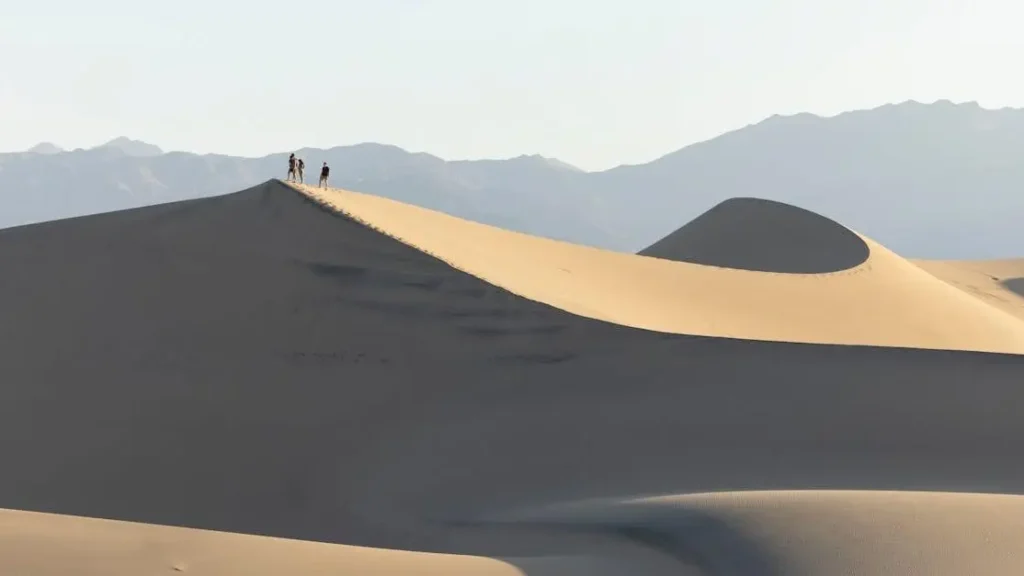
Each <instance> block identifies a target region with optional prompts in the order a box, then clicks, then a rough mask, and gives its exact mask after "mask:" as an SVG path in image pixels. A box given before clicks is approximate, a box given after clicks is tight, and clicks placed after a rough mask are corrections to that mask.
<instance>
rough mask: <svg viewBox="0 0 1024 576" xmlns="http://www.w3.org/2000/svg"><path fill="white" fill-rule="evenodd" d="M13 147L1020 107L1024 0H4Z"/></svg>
mask: <svg viewBox="0 0 1024 576" xmlns="http://www.w3.org/2000/svg"><path fill="white" fill-rule="evenodd" d="M0 14H2V15H3V16H2V18H0V78H2V79H3V80H2V81H0V150H4V151H12V150H21V149H25V148H28V147H30V146H32V145H33V144H35V143H37V142H40V141H53V142H55V143H57V144H58V145H61V146H63V147H65V148H75V147H89V146H93V145H96V144H98V143H100V142H103V141H106V140H109V139H112V138H114V137H115V136H121V135H124V136H129V137H132V138H137V139H142V140H146V141H148V142H152V143H155V144H158V145H160V146H161V147H163V148H164V149H165V150H189V151H196V152H222V153H228V154H238V155H250V156H256V155H262V154H266V153H270V152H276V151H284V150H288V149H291V148H297V147H300V146H316V147H329V146H335V145H341V144H354V143H358V142H365V141H374V142H383V143H388V144H395V145H398V146H401V147H403V148H406V149H409V150H413V151H426V152H431V153H433V154H436V155H439V156H441V157H443V158H448V159H456V158H483V157H487V158H496V157H509V156H517V155H519V154H524V153H525V154H532V153H539V154H543V155H545V156H554V157H558V158H561V159H563V160H565V161H567V162H570V163H573V164H576V165H577V166H580V167H582V168H586V169H600V168H606V167H610V166H613V165H616V164H621V163H640V162H646V161H649V160H651V159H654V158H656V157H658V156H660V155H662V154H665V153H667V152H669V151H672V150H675V149H678V148H680V147H682V146H684V145H686V144H690V143H693V142H695V141H699V140H704V139H707V138H709V137H712V136H715V135H717V134H720V133H722V132H725V131H728V130H732V129H735V128H739V127H742V126H744V125H746V124H749V123H753V122H757V121H760V120H762V119H764V118H765V117H767V116H770V115H772V114H792V113H796V112H804V111H807V112H814V113H818V114H824V115H831V114H835V113H837V112H840V111H843V110H849V109H857V108H866V107H874V106H877V105H880V104H883V103H886V102H896V101H903V100H907V99H914V100H919V101H925V102H931V101H934V100H936V99H940V98H944V99H950V100H953V101H954V102H962V101H968V100H975V101H978V102H980V103H981V104H982V105H983V106H985V107H990V108H991V107H1001V106H1024V73H1022V61H1024V35H1022V34H1021V33H1020V26H1021V22H1022V21H1024V2H1020V0H955V1H954V0H857V1H852V0H848V1H845V2H842V1H829V2H826V1H822V0H775V1H768V0H716V1H714V2H711V1H707V0H702V1H695V0H630V1H626V0H615V1H612V0H508V1H506V0H360V1H358V2H357V1H349V0H306V1H300V0H289V1H287V2H285V1H282V2H278V3H273V4H271V3H268V2H266V1H264V0H244V1H243V0H165V1H162V2H140V1H139V0H89V1H83V0H31V1H16V0H0Z"/></svg>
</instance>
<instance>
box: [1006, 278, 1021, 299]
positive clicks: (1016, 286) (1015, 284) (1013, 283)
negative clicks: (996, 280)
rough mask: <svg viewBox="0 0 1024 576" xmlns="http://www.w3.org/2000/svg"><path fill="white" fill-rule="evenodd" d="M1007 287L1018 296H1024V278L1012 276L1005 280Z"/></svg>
mask: <svg viewBox="0 0 1024 576" xmlns="http://www.w3.org/2000/svg"><path fill="white" fill-rule="evenodd" d="M1003 284H1004V285H1005V286H1006V289H1007V290H1009V291H1010V292H1013V293H1014V294H1017V295H1018V296H1021V297H1024V278H1011V279H1009V280H1006V281H1004V282H1003Z"/></svg>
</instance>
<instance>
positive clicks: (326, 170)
mask: <svg viewBox="0 0 1024 576" xmlns="http://www.w3.org/2000/svg"><path fill="white" fill-rule="evenodd" d="M330 175H331V169H330V167H328V166H327V162H324V167H323V168H321V169H320V187H321V188H326V187H327V177H328V176H330Z"/></svg>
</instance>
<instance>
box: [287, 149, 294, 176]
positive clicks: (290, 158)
mask: <svg viewBox="0 0 1024 576" xmlns="http://www.w3.org/2000/svg"><path fill="white" fill-rule="evenodd" d="M287 180H288V181H289V182H294V181H295V152H292V153H291V155H290V156H288V178H287Z"/></svg>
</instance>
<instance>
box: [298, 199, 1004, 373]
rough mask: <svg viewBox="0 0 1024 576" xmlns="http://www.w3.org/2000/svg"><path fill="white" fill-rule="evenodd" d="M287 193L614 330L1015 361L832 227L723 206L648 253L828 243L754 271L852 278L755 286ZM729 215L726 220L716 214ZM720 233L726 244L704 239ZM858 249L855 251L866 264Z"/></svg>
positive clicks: (968, 304)
mask: <svg viewBox="0 0 1024 576" xmlns="http://www.w3.org/2000/svg"><path fill="white" fill-rule="evenodd" d="M298 188H299V189H301V190H302V191H304V192H305V193H307V194H309V195H311V196H313V197H314V198H316V199H317V200H318V201H320V202H322V203H324V204H325V205H327V206H330V207H332V209H336V210H341V211H343V212H344V213H345V214H347V215H349V216H350V217H352V218H355V219H357V220H358V221H360V222H365V223H369V224H370V225H372V226H374V227H376V228H377V229H380V230H382V231H385V232H386V233H387V234H388V235H390V236H392V237H394V238H397V239H399V240H401V241H403V242H405V243H407V244H410V245H413V246H416V247H418V248H419V249H421V250H423V251H425V252H427V253H429V254H432V255H436V256H438V257H440V258H443V259H444V261H445V262H447V263H448V264H450V265H451V266H453V267H455V268H457V269H459V270H463V271H466V272H468V273H469V274H472V275H473V276H476V277H479V278H482V279H485V280H486V281H488V282H489V283H492V284H494V285H497V286H501V287H503V288H505V289H507V290H509V291H511V292H513V293H515V294H517V295H520V296H523V297H525V298H529V299H530V300H534V301H537V302H542V303H545V304H548V305H551V306H554V307H556V308H559V309H562V310H565V311H568V312H572V313H574V314H578V315H581V316H586V317H589V318H594V319H598V320H604V321H607V322H613V323H616V324H621V325H623V326H631V327H636V328H643V329H647V330H655V331H659V332H668V333H675V334H694V335H705V336H715V337H724V338H743V339H749V340H769V341H782V342H806V343H815V344H856V345H874V346H900V347H912V348H933V349H949V350H976V351H987V352H1006V353H1013V354H1020V353H1024V323H1022V322H1021V321H1020V318H1016V317H1013V316H1011V315H1010V314H1008V313H1007V312H1006V310H1004V309H1001V308H999V307H995V306H991V305H989V304H988V303H987V302H985V301H983V300H981V299H979V298H977V297H975V295H972V294H969V293H967V294H965V293H964V291H962V290H957V289H955V287H953V286H951V285H950V284H949V283H947V282H944V281H942V280H940V279H938V278H936V277H935V276H934V275H933V274H929V273H928V272H926V271H924V270H922V268H920V267H919V266H916V265H914V264H913V263H911V262H909V261H907V260H906V259H904V258H901V257H900V256H898V255H896V254H894V253H892V252H891V251H889V250H887V249H885V248H884V247H883V246H881V245H879V244H877V243H876V242H873V241H871V240H870V239H868V238H864V237H862V236H860V235H858V234H856V233H854V232H852V231H848V230H846V229H842V230H840V231H836V230H832V228H834V227H836V226H838V224H835V223H832V222H831V221H828V220H825V219H824V218H821V217H820V216H817V215H814V214H812V213H810V212H807V211H805V210H801V209H797V208H793V207H788V206H786V205H784V204H779V203H775V202H768V201H757V202H756V203H755V202H753V201H747V202H727V203H723V205H720V207H716V208H713V209H712V210H711V211H709V212H708V214H707V215H706V216H704V217H700V218H698V219H697V220H695V221H694V222H695V225H688V226H685V227H684V228H683V229H682V230H683V231H686V230H690V229H693V228H696V233H689V234H682V233H674V234H672V235H669V236H668V237H667V238H666V239H665V240H664V241H663V242H659V243H657V244H655V246H654V247H658V246H662V247H665V245H666V244H669V246H670V247H674V248H675V249H677V250H678V249H679V240H680V236H685V237H686V238H687V239H689V240H690V241H691V242H692V243H693V244H696V245H698V248H697V249H694V250H692V251H691V252H694V253H697V252H702V254H701V255H702V256H703V257H704V258H703V260H704V262H705V264H706V263H707V262H709V261H711V260H712V258H711V257H712V256H716V257H720V258H722V259H723V260H726V261H734V260H736V259H737V258H738V257H737V256H735V254H736V253H738V252H741V251H742V250H743V249H744V247H745V246H753V245H761V246H764V245H769V246H770V245H772V243H771V242H765V241H764V239H765V238H771V237H773V236H774V234H773V232H774V231H776V230H780V229H781V230H798V231H800V230H805V231H806V230H812V231H816V232H821V231H822V230H831V233H826V234H820V236H822V241H821V242H819V243H818V248H817V249H815V250H811V249H808V250H805V251H804V253H801V254H796V255H794V254H793V252H795V250H794V249H793V246H794V245H796V244H797V243H798V242H796V241H789V242H781V241H780V242H778V243H777V244H778V245H781V246H780V247H782V248H787V249H789V252H782V253H774V252H772V251H771V250H770V249H769V250H768V251H767V252H768V253H766V254H765V253H762V254H760V255H761V258H760V261H761V263H762V264H768V265H767V266H759V267H760V268H772V269H780V270H789V269H796V268H809V267H812V266H817V267H825V268H833V269H834V268H836V264H841V263H844V264H850V265H852V267H851V268H848V269H844V270H840V271H836V272H831V273H819V274H813V273H812V274H794V273H766V272H760V271H751V270H748V269H738V268H729V267H725V266H710V265H702V264H694V263H691V262H684V261H672V260H666V259H664V258H654V257H642V258H638V257H636V256H634V255H630V254H622V253H618V252H611V251H606V250H600V249H596V248H590V247H585V246H580V245H576V244H570V243H566V242H558V241H554V240H549V239H546V238H539V237H535V236H528V235H525V234H517V233H513V232H509V231H506V230H502V229H499V228H495V227H492V226H487V225H484V224H478V223H474V222H467V221H464V220H460V219H458V218H455V217H452V216H448V215H446V214H442V213H439V212H434V211H431V210H427V209H425V208H419V207H416V206H411V205H408V204H403V203H400V202H396V201H393V200H389V199H387V198H381V197H379V196H372V195H368V194H359V193H355V192H341V191H327V192H320V191H319V190H318V189H316V188H313V187H308V186H299V187H298ZM751 204H754V206H753V208H754V210H751V209H750V208H751ZM764 206H770V207H771V208H770V209H769V210H766V212H767V214H766V217H765V218H764V219H762V220H758V219H757V218H756V215H757V214H756V213H757V210H756V208H758V207H764ZM733 210H736V211H737V212H739V214H736V215H732V214H730V212H731V211H733ZM752 212H753V214H752ZM708 221H711V222H710V223H709V222H708ZM808 221H809V222H808ZM716 222H717V223H718V224H719V226H714V224H715V223H716ZM739 223H742V227H740V226H738V224H739ZM733 226H736V227H735V228H734V227H733ZM720 228H727V229H728V230H730V231H731V234H726V233H721V232H717V230H718V229H720ZM702 236H706V237H708V240H706V241H705V240H704V239H703V238H702ZM705 242H707V243H708V244H709V245H711V246H716V245H718V244H719V243H721V244H727V245H726V246H725V247H724V248H723V247H721V246H719V247H718V248H716V249H714V250H710V249H708V248H706V247H702V246H704V244H705ZM801 242H802V241H801ZM729 243H731V244H732V245H728V244H729ZM802 243H805V244H806V242H802ZM850 244H853V246H850ZM859 246H866V247H867V248H868V251H869V253H868V255H867V256H866V258H865V257H864V254H863V253H862V250H861V248H860V247H859ZM654 247H652V249H653V248H654ZM665 251H669V250H668V248H667V247H666V248H665ZM712 252H714V254H711V253H712ZM828 254H838V257H837V258H836V261H834V262H825V260H826V259H827V258H825V256H827V255H828ZM745 264H746V267H748V268H753V267H755V266H753V263H752V262H747V263H745Z"/></svg>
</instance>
